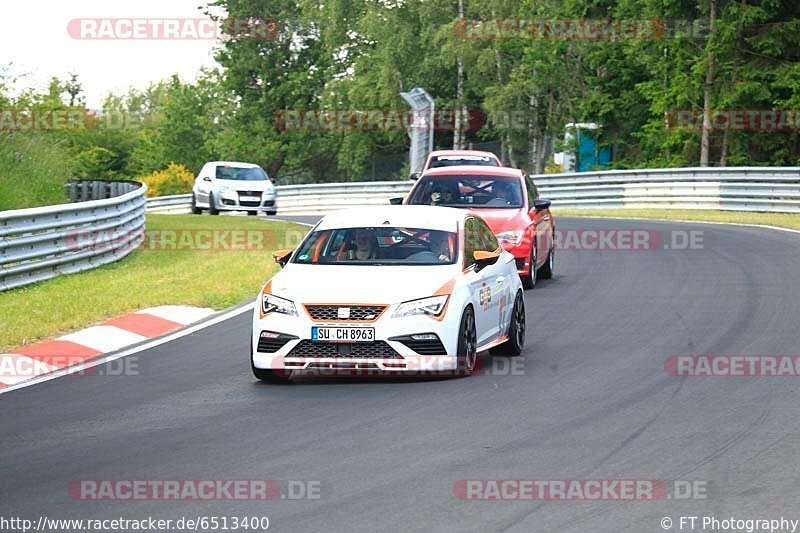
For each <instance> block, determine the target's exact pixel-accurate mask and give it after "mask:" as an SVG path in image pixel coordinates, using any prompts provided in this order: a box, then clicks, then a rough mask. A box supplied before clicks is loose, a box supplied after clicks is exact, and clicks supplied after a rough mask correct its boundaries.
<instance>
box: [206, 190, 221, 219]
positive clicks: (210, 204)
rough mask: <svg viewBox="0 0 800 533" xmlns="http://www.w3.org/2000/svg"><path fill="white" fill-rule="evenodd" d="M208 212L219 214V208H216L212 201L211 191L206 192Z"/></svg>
mask: <svg viewBox="0 0 800 533" xmlns="http://www.w3.org/2000/svg"><path fill="white" fill-rule="evenodd" d="M208 214H209V215H219V209H217V204H215V203H214V194H213V193H208Z"/></svg>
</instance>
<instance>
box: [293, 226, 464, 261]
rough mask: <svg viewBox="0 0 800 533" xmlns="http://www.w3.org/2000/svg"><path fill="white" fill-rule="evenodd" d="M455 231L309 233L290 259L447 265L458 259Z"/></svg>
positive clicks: (362, 229)
mask: <svg viewBox="0 0 800 533" xmlns="http://www.w3.org/2000/svg"><path fill="white" fill-rule="evenodd" d="M456 242H457V239H456V233H452V232H447V231H439V230H431V229H423V228H394V227H383V226H381V227H376V228H371V227H360V228H337V229H327V230H320V231H314V232H312V233H311V234H310V235H309V236H308V237H307V238H306V239H305V241H303V243H302V244H301V245H300V248H299V249H298V250H297V253H296V254H295V255H294V259H293V262H295V263H303V264H313V265H317V264H324V265H377V264H381V265H406V266H414V265H446V264H453V263H454V262H455V261H456V259H457V257H456V256H457V255H458V254H457V249H458V248H457V246H456Z"/></svg>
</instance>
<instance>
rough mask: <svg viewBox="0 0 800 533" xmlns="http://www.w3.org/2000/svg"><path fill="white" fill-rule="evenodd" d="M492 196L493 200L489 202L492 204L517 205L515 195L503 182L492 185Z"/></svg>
mask: <svg viewBox="0 0 800 533" xmlns="http://www.w3.org/2000/svg"><path fill="white" fill-rule="evenodd" d="M492 194H494V198H492V200H491V203H493V204H500V205H511V204H514V203H517V202H516V198H515V196H516V195H515V194H514V192H513V191H512V189H511V187H510V185H509V184H508V183H506V182H505V181H499V180H498V181H495V182H494V184H492Z"/></svg>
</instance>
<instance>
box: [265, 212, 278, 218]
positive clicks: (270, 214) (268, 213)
mask: <svg viewBox="0 0 800 533" xmlns="http://www.w3.org/2000/svg"><path fill="white" fill-rule="evenodd" d="M277 214H278V212H277V211H267V215H268V216H271V217H274V216H275V215H277Z"/></svg>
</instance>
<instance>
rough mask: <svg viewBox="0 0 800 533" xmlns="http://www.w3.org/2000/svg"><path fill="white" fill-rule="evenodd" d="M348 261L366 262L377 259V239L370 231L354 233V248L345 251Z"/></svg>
mask: <svg viewBox="0 0 800 533" xmlns="http://www.w3.org/2000/svg"><path fill="white" fill-rule="evenodd" d="M346 258H347V259H348V260H361V261H366V260H369V259H377V258H378V239H377V237H375V234H373V233H372V232H371V231H368V230H358V231H356V238H355V246H353V247H350V248H349V249H348V250H347V255H346Z"/></svg>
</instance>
